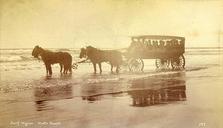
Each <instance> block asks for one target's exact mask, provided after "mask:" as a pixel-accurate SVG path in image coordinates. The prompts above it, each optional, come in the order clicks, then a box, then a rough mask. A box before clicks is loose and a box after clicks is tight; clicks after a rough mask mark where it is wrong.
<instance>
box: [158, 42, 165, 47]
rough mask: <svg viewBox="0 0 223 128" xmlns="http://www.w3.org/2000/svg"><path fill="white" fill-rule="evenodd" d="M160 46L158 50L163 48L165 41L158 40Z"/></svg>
mask: <svg viewBox="0 0 223 128" xmlns="http://www.w3.org/2000/svg"><path fill="white" fill-rule="evenodd" d="M159 43H160V45H159V48H162V49H163V48H164V45H165V41H163V40H160V42H159Z"/></svg>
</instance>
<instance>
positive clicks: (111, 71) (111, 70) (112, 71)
mask: <svg viewBox="0 0 223 128" xmlns="http://www.w3.org/2000/svg"><path fill="white" fill-rule="evenodd" d="M111 73H113V64H111Z"/></svg>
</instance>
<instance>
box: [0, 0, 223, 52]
mask: <svg viewBox="0 0 223 128" xmlns="http://www.w3.org/2000/svg"><path fill="white" fill-rule="evenodd" d="M141 34H143V35H147V34H148V35H149V34H152V35H154V34H157V35H161V34H164V35H179V36H185V37H186V46H187V47H201V46H214V47H215V46H223V0H175V1H174V0H160V1H158V0H0V46H1V48H20V47H23V48H30V47H34V46H35V45H36V44H39V45H40V46H42V47H47V48H78V47H83V46H86V45H93V46H96V47H101V48H102V47H114V48H119V47H127V46H129V45H130V36H134V35H141Z"/></svg>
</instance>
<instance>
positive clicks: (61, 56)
mask: <svg viewBox="0 0 223 128" xmlns="http://www.w3.org/2000/svg"><path fill="white" fill-rule="evenodd" d="M32 56H34V57H35V58H38V59H39V56H41V58H42V60H43V62H44V64H45V66H46V74H47V75H48V73H49V75H52V68H51V64H55V63H59V64H60V72H62V70H63V68H64V71H63V73H64V74H67V71H68V70H69V72H70V73H71V72H72V69H71V66H72V56H71V55H70V54H69V53H67V52H52V51H49V50H44V49H43V48H41V47H39V46H35V47H34V49H33V51H32Z"/></svg>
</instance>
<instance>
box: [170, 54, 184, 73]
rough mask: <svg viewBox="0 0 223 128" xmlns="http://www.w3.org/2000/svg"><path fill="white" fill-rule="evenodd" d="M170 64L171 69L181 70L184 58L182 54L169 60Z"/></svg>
mask: <svg viewBox="0 0 223 128" xmlns="http://www.w3.org/2000/svg"><path fill="white" fill-rule="evenodd" d="M171 66H172V69H173V70H182V69H184V67H185V58H184V56H183V55H181V56H179V57H177V58H172V60H171Z"/></svg>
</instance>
